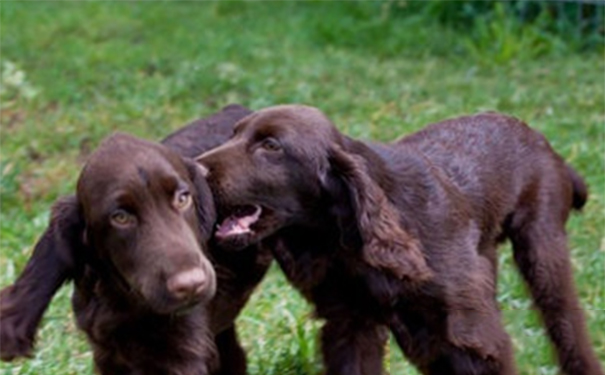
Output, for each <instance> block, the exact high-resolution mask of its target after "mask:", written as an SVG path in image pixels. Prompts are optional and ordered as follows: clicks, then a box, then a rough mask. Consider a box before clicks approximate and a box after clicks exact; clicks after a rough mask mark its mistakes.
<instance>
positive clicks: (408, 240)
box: [328, 147, 432, 282]
mask: <svg viewBox="0 0 605 375" xmlns="http://www.w3.org/2000/svg"><path fill="white" fill-rule="evenodd" d="M329 168H330V170H329V172H328V173H329V174H330V175H331V176H332V177H331V178H335V179H337V180H339V181H340V185H341V188H339V189H338V190H343V188H342V185H344V190H346V192H344V193H345V195H348V197H344V198H343V197H342V192H340V194H338V195H340V197H337V196H335V197H334V198H335V199H336V200H340V202H341V204H345V205H347V206H350V207H344V208H343V207H340V208H336V211H337V212H339V213H340V214H342V213H344V212H349V213H350V214H351V215H352V216H353V217H354V220H355V224H356V226H357V229H358V231H359V236H360V239H361V242H362V256H363V259H364V260H365V262H367V264H369V265H370V266H372V267H374V268H377V269H380V270H383V271H386V272H389V273H391V274H392V275H394V276H395V277H397V278H399V279H404V278H405V279H408V280H411V281H414V282H420V281H424V280H427V279H428V278H430V277H431V275H432V272H431V270H430V269H429V267H428V266H427V264H426V261H425V259H424V256H423V254H422V251H421V247H420V246H421V245H420V243H419V242H418V240H417V239H416V238H414V237H413V236H412V235H411V234H410V233H408V232H407V231H406V230H405V229H404V228H402V226H401V224H400V219H399V214H398V212H397V208H396V207H395V206H394V205H393V204H392V203H391V202H390V201H389V199H388V197H387V196H386V194H385V192H384V190H382V188H381V187H380V186H378V184H377V183H376V182H375V181H374V180H373V179H372V178H371V177H370V175H369V174H368V171H367V168H368V167H367V166H366V162H365V160H364V159H363V158H362V157H360V156H357V155H355V154H350V153H347V152H346V151H344V150H342V149H341V148H340V147H333V148H332V149H331V150H330V152H329ZM334 185H335V183H334V181H333V182H332V186H334ZM347 193H348V194H347ZM343 199H344V200H343ZM343 202H344V203H343ZM337 215H338V214H337ZM341 230H347V229H346V228H341Z"/></svg>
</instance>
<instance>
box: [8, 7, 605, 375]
mask: <svg viewBox="0 0 605 375" xmlns="http://www.w3.org/2000/svg"><path fill="white" fill-rule="evenodd" d="M0 12H1V13H0V25H1V26H0V52H1V54H0V64H1V66H2V93H1V95H2V96H1V99H2V102H1V109H2V112H1V133H0V136H1V138H0V140H1V154H0V173H1V182H0V189H1V190H0V199H1V201H0V202H1V216H0V286H6V285H8V284H9V283H11V282H12V281H13V280H14V279H15V278H16V276H17V275H18V273H19V272H20V270H21V269H22V268H23V266H24V264H25V262H26V260H27V258H28V256H29V254H30V252H31V249H32V245H33V244H34V243H35V241H36V240H37V238H38V236H39V235H40V234H41V233H42V231H43V230H44V228H45V227H46V224H47V220H48V214H49V208H50V206H51V204H52V202H53V201H54V200H55V199H56V198H57V197H59V196H61V195H64V194H70V193H72V192H73V189H74V184H75V181H76V178H77V175H78V172H79V169H80V168H81V166H82V163H83V161H84V160H85V156H86V155H87V154H88V153H89V152H90V150H91V149H94V148H95V147H96V145H97V144H98V143H99V141H100V140H101V139H102V138H103V137H105V136H106V135H108V134H110V133H111V132H112V131H115V130H120V131H126V132H130V133H133V134H135V135H138V136H143V137H146V138H150V139H160V138H162V137H163V136H164V135H166V134H168V133H169V132H171V131H173V130H175V129H177V128H178V127H180V126H181V125H183V124H185V123H187V122H188V121H190V120H192V119H194V118H196V117H199V116H203V115H206V114H210V113H212V112H214V111H217V110H218V109H219V108H220V107H222V106H223V105H226V104H228V103H232V102H238V103H241V104H243V105H246V106H249V107H251V108H253V109H259V108H261V107H264V106H269V105H274V104H278V103H292V102H298V103H306V104H311V105H314V106H317V107H320V108H321V109H322V110H323V111H324V112H325V113H327V114H328V115H329V116H330V117H331V118H332V119H333V120H334V122H335V123H336V124H337V126H338V127H339V128H340V129H341V130H342V131H343V132H345V133H347V134H349V135H351V136H355V137H359V138H364V139H376V140H390V139H393V138H395V137H398V136H399V135H402V134H406V133H410V132H413V131H414V130H417V129H420V128H421V127H422V126H423V125H425V124H427V123H430V122H434V121H438V120H441V119H444V118H447V117H451V116H456V115H461V114H468V113H474V112H477V111H482V110H498V111H502V112H506V113H509V114H512V115H515V116H517V117H520V118H522V119H524V120H525V121H527V122H528V123H529V124H530V125H532V126H533V127H535V128H536V129H538V130H540V131H542V132H543V133H545V134H546V136H547V137H548V139H549V140H550V141H551V143H552V145H553V146H554V148H555V149H556V150H557V151H558V152H559V153H560V154H562V155H563V156H564V157H565V158H566V159H567V160H568V161H569V162H570V163H571V164H572V165H573V166H574V167H575V168H576V169H577V170H578V171H580V172H581V174H582V175H583V176H584V177H585V178H586V180H587V182H588V184H589V185H590V188H591V197H590V200H589V202H588V204H587V205H586V207H585V209H584V211H583V213H582V214H581V215H574V216H573V217H572V218H571V220H570V222H569V224H568V232H569V238H570V247H571V253H572V256H573V265H574V269H575V278H576V282H577V285H578V289H579V294H580V297H581V301H582V304H583V306H584V308H585V309H586V315H587V318H588V324H589V325H590V333H591V334H592V338H593V342H594V345H595V348H596V351H597V352H598V353H600V355H601V359H602V360H603V361H605V235H604V227H605V222H604V212H605V170H604V166H605V162H604V155H605V149H604V140H605V139H604V137H605V108H604V106H605V94H604V91H605V88H604V80H605V76H604V74H605V64H604V59H603V51H602V50H601V51H597V52H594V51H593V52H587V53H584V54H577V53H571V52H570V53H565V52H562V53H555V52H553V53H549V54H547V55H545V56H543V57H535V56H533V55H532V54H531V50H532V46H533V44H532V43H533V42H532V40H531V39H530V40H529V41H528V39H527V38H524V37H523V35H525V34H522V33H521V34H519V35H517V34H515V33H516V32H518V31H519V30H516V31H515V33H511V32H508V31H507V30H506V29H500V30H498V29H494V30H493V31H491V33H492V34H489V32H488V36H487V37H486V38H487V39H485V40H473V39H471V38H468V37H465V36H464V35H462V34H459V33H457V32H453V31H451V30H448V29H445V28H443V27H440V26H439V25H437V24H436V23H435V21H433V20H430V19H428V18H426V17H413V16H412V17H407V18H403V17H400V18H398V17H395V16H393V15H391V14H389V13H388V12H386V11H385V8H384V7H381V4H379V3H363V4H360V5H351V4H343V3H310V4H301V3H265V2H259V3H257V2H254V3H246V4H244V3H234V2H223V3H212V2H204V3H194V2H146V3H142V2H141V3H136V2H122V3H121V2H111V3H109V2H94V3H89V2H86V3H83V2H61V3H52V2H29V3H23V2H22V3H18V2H8V1H2V3H0ZM521 31H523V30H521ZM490 35H491V36H490ZM492 37H493V39H492ZM486 40H487V41H488V42H486ZM510 51H513V53H511V52H510ZM501 254H502V255H501V260H502V267H501V270H502V272H501V275H500V280H499V281H500V283H499V300H500V302H501V306H502V310H503V315H504V320H505V324H506V326H507V329H508V331H509V332H510V333H511V335H512V337H513V340H514V346H515V354H516V359H517V362H518V366H519V369H520V372H521V373H522V374H556V373H557V369H556V367H555V366H554V363H555V362H554V360H553V359H552V357H551V353H550V348H549V346H548V342H547V340H546V338H545V335H544V332H543V330H542V328H541V326H540V324H539V320H538V318H537V316H536V314H535V313H534V312H533V311H532V310H531V302H530V300H529V298H528V296H527V293H526V292H525V290H524V287H523V284H522V283H521V281H520V279H519V277H518V276H517V273H516V271H515V270H514V266H513V264H512V262H511V257H510V251H509V249H508V248H507V247H505V248H503V249H502V252H501ZM69 295H70V287H65V288H63V289H62V290H61V292H60V293H59V295H58V296H57V297H56V298H55V299H54V301H53V303H52V305H51V307H50V309H49V310H48V311H47V313H46V315H45V318H44V321H43V324H42V328H41V330H40V332H39V335H38V344H37V350H36V353H35V357H34V358H33V359H30V360H24V361H18V362H15V363H11V364H7V363H1V364H0V374H28V375H33V374H44V375H54V374H57V375H58V374H61V375H65V374H78V375H82V374H91V373H92V366H91V353H90V351H89V347H88V345H87V344H86V341H85V339H84V337H83V335H82V334H80V333H79V332H77V330H76V328H75V326H74V322H73V316H72V314H71V310H70V305H69ZM318 326H319V324H318V322H314V321H313V320H312V319H311V309H310V307H309V305H308V304H307V303H305V302H304V301H303V300H302V299H301V298H300V297H299V296H298V294H297V293H296V292H295V291H294V290H293V289H292V288H290V287H289V286H288V284H287V283H286V282H285V280H284V278H283V277H282V275H281V274H280V272H279V270H278V269H277V268H274V269H272V270H271V271H270V274H269V276H268V277H267V279H266V280H265V282H264V283H263V284H262V285H261V287H260V288H259V290H258V292H257V293H256V294H255V295H254V297H253V299H252V301H251V303H250V304H249V305H248V307H247V308H246V310H245V311H244V313H243V315H242V316H241V318H240V320H239V327H240V330H241V336H242V340H243V342H244V345H245V347H246V348H247V350H248V352H249V372H250V374H252V375H261V374H262V375H270V374H276V375H277V374H279V375H303V374H304V375H314V374H317V373H319V371H320V370H321V368H320V365H319V362H320V361H319V356H318V354H317V351H318V345H317V341H316V331H317V328H318ZM387 361H388V363H387V368H388V369H389V372H390V373H391V374H393V375H394V374H398V375H399V374H416V372H415V371H414V370H413V369H412V368H411V367H410V366H409V365H407V364H406V361H405V360H404V359H402V357H401V355H400V354H399V350H398V349H397V347H396V346H395V345H391V346H390V349H389V358H388V359H387Z"/></svg>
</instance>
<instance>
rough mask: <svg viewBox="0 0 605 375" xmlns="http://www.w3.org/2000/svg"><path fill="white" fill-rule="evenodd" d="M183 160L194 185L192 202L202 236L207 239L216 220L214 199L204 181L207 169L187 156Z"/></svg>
mask: <svg viewBox="0 0 605 375" xmlns="http://www.w3.org/2000/svg"><path fill="white" fill-rule="evenodd" d="M183 160H184V162H185V165H186V166H187V170H188V171H189V178H191V182H192V183H193V185H194V186H195V196H194V202H195V206H196V210H197V216H198V221H199V223H200V230H201V233H202V238H204V239H208V238H210V237H211V236H212V229H213V228H214V223H215V222H216V210H215V208H214V200H213V199H212V192H211V191H210V186H208V182H207V181H206V175H208V170H207V169H206V167H204V166H203V165H201V164H199V163H196V162H195V161H194V160H193V159H188V158H187V159H183Z"/></svg>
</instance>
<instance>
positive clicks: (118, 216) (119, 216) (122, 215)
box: [110, 209, 135, 227]
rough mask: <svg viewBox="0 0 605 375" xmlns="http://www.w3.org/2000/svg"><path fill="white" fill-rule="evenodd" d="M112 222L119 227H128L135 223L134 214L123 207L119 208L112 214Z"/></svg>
mask: <svg viewBox="0 0 605 375" xmlns="http://www.w3.org/2000/svg"><path fill="white" fill-rule="evenodd" d="M110 219H111V223H112V224H113V225H115V226H117V227H128V226H131V225H133V224H134V223H135V217H134V215H132V214H130V213H128V212H127V211H125V210H123V209H117V210H115V211H114V212H113V213H112V214H111V218H110Z"/></svg>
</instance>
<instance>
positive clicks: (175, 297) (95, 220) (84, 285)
mask: <svg viewBox="0 0 605 375" xmlns="http://www.w3.org/2000/svg"><path fill="white" fill-rule="evenodd" d="M249 113H251V112H250V111H249V110H247V109H245V108H243V107H241V106H229V107H226V108H225V109H224V110H223V111H221V112H220V113H218V114H216V115H214V116H211V117H210V118H207V119H202V120H198V121H196V122H194V123H192V124H190V125H189V126H186V127H185V128H183V129H180V130H179V131H177V132H176V133H174V134H173V135H171V136H169V137H167V138H166V139H165V140H164V141H163V145H162V144H158V143H153V142H148V141H144V140H141V139H138V138H135V137H132V136H129V135H125V134H116V135H113V136H112V137H110V138H108V139H107V140H105V141H104V142H103V143H102V144H101V145H100V146H99V148H98V149H97V150H96V151H95V152H94V153H93V154H92V155H91V156H90V157H89V158H88V161H87V163H86V165H85V167H84V169H83V170H82V173H81V174H80V177H79V180H78V184H77V192H76V195H75V196H70V197H65V198H62V199H59V200H58V201H57V203H56V204H55V206H54V207H53V210H52V214H51V220H50V224H49V226H48V228H47V230H46V231H45V233H44V235H43V236H42V237H41V239H40V240H39V241H38V243H37V244H36V246H35V249H34V252H33V254H32V256H31V258H30V259H29V261H28V263H27V265H26V268H25V270H24V271H23V273H22V274H21V275H20V276H19V278H18V280H17V281H16V282H15V283H14V284H13V285H11V286H9V287H7V288H5V289H4V290H3V291H2V292H1V294H0V338H1V347H0V354H2V359H3V360H11V359H14V358H16V357H21V356H26V355H28V354H29V353H30V351H31V349H32V347H33V343H34V337H35V332H36V330H37V327H38V325H39V322H40V319H41V317H42V314H43V313H44V310H45V309H46V306H47V305H48V303H49V302H50V300H51V299H52V297H53V295H54V293H55V292H56V290H57V289H58V288H59V287H60V286H61V285H62V284H63V283H64V282H66V281H69V280H73V282H74V284H75V288H74V294H73V297H72V303H73V310H74V312H75V316H76V320H77V324H78V327H79V328H80V329H82V330H83V331H84V332H85V333H86V335H87V337H88V339H89V341H90V342H91V344H92V346H93V354H94V360H95V367H96V369H97V371H98V372H99V373H101V374H112V375H115V374H141V373H144V374H151V375H153V374H162V375H169V374H175V375H177V374H178V375H187V374H189V375H194V374H195V375H201V374H210V373H212V374H239V375H242V374H245V372H246V358H245V354H244V351H243V350H242V348H241V346H240V345H239V343H238V341H237V335H236V331H235V326H234V321H235V318H236V317H237V315H238V313H239V311H240V310H241V308H242V307H243V306H244V304H245V302H246V301H247V300H248V298H249V296H250V294H251V292H252V290H253V289H254V287H255V286H256V285H257V284H258V283H259V282H260V280H261V279H262V277H263V275H264V273H265V272H266V270H267V268H268V266H269V264H270V262H271V256H270V254H269V253H267V252H262V251H260V250H259V249H258V248H256V247H250V248H249V249H246V250H244V251H243V252H241V253H238V254H228V253H225V254H223V252H217V251H213V250H212V249H211V248H210V247H209V246H208V243H209V239H210V235H211V233H212V228H213V226H214V222H215V218H216V216H215V209H214V203H213V200H212V195H211V193H210V190H209V188H208V185H207V183H206V181H205V180H204V177H203V174H204V171H203V169H202V168H200V166H199V165H196V164H195V163H194V162H192V161H191V160H189V159H187V158H186V156H192V155H195V154H197V153H198V152H199V151H200V150H207V149H208V148H210V147H214V146H216V145H217V144H219V143H221V142H223V141H224V140H226V139H227V138H228V136H229V135H230V134H231V132H232V126H233V124H234V123H235V122H236V121H237V120H238V119H240V118H242V117H244V116H245V115H247V114H249ZM205 135H209V136H208V137H205ZM196 139H197V141H195V140H196Z"/></svg>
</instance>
